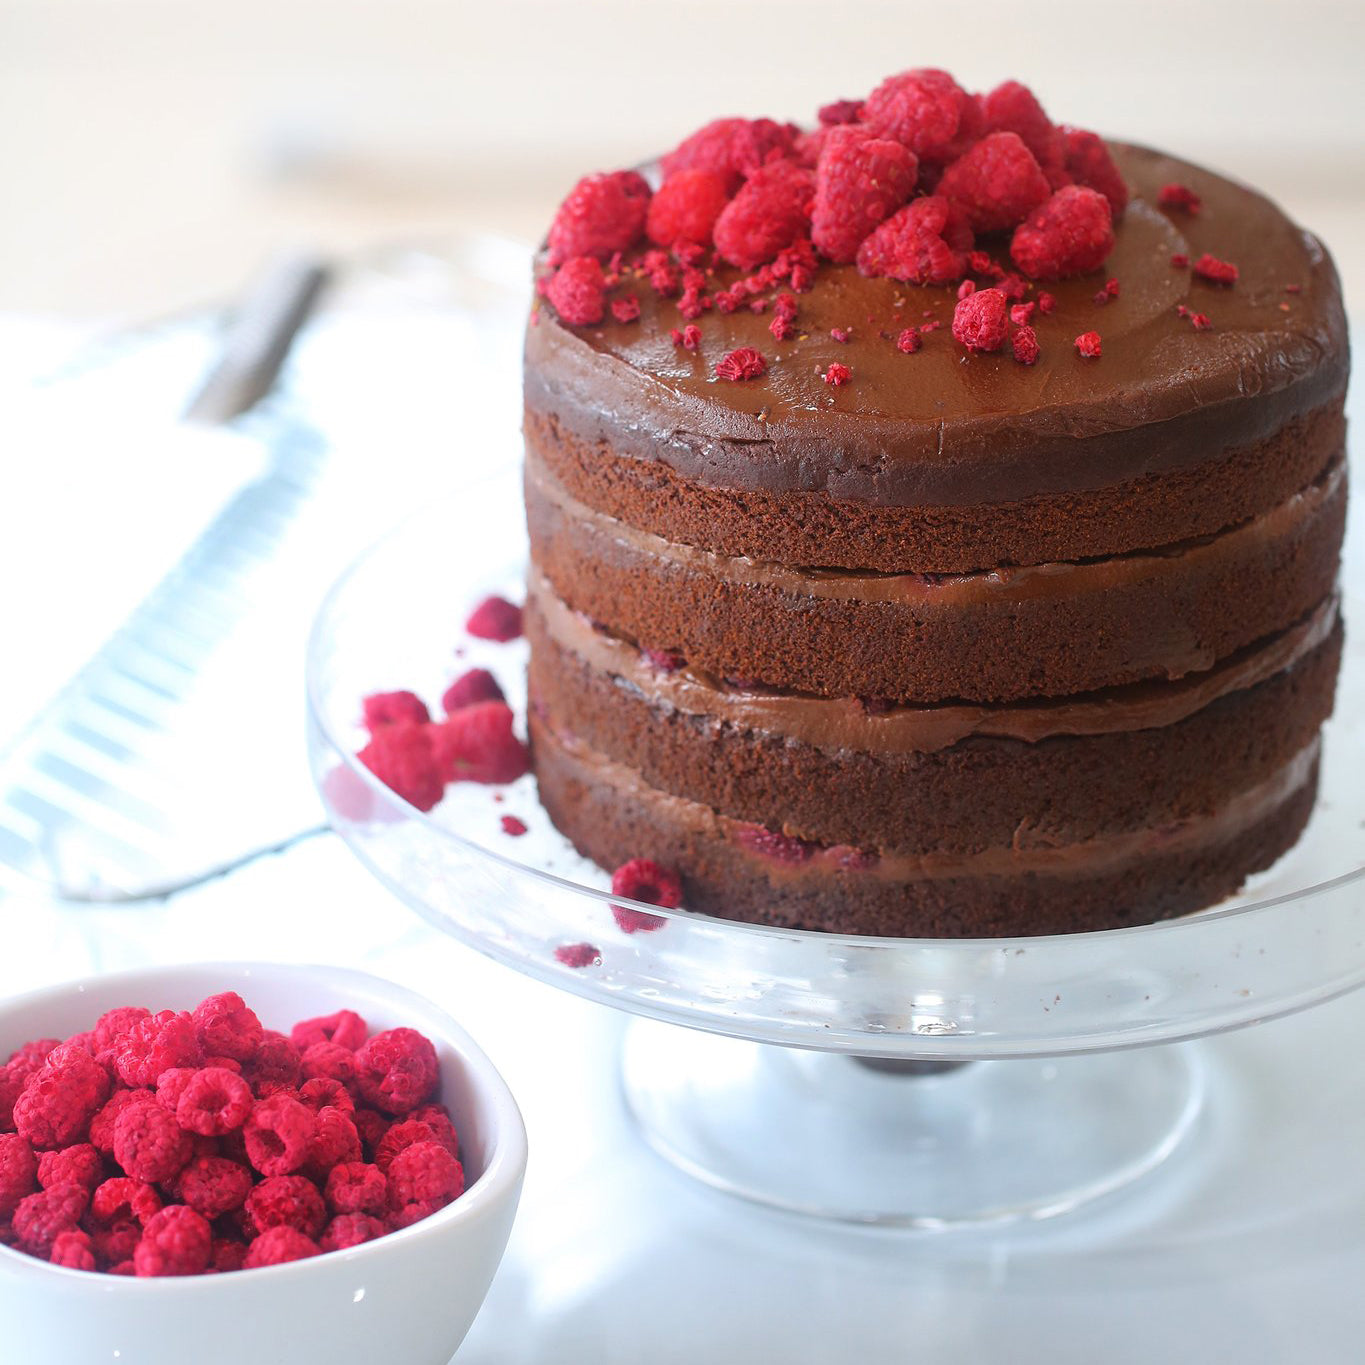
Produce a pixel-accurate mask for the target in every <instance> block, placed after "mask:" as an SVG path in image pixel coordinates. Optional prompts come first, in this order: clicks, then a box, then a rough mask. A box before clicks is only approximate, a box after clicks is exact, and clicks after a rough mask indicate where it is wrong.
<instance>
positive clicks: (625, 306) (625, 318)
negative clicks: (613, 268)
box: [611, 294, 640, 322]
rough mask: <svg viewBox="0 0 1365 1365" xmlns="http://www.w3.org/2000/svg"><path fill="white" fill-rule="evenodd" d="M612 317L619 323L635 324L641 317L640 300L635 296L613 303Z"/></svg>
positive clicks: (615, 300)
mask: <svg viewBox="0 0 1365 1365" xmlns="http://www.w3.org/2000/svg"><path fill="white" fill-rule="evenodd" d="M611 315H612V317H614V318H615V319H616V321H617V322H635V321H636V320H637V319H638V318H639V316H640V300H639V299H638V298H637V297H636V296H635V295H634V294H627V295H625V296H624V297H623V298H619V299H613V300H612V301H611Z"/></svg>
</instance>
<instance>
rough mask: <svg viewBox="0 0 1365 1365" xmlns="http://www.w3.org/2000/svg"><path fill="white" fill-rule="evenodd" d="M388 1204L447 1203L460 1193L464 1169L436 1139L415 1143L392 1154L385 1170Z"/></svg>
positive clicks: (396, 1207) (399, 1208) (394, 1206)
mask: <svg viewBox="0 0 1365 1365" xmlns="http://www.w3.org/2000/svg"><path fill="white" fill-rule="evenodd" d="M388 1182H389V1207H390V1208H391V1209H393V1210H394V1211H395V1212H397V1211H399V1210H401V1209H404V1208H406V1207H408V1206H409V1205H412V1204H419V1203H427V1202H431V1201H437V1202H440V1203H449V1202H450V1201H451V1200H452V1199H455V1198H457V1197H458V1196H459V1195H461V1194H463V1193H464V1168H463V1166H461V1165H460V1162H459V1160H458V1158H456V1157H454V1156H452V1155H451V1154H450V1153H449V1152H448V1151H446V1149H445V1148H444V1147H442V1146H441V1144H440V1143H439V1142H415V1143H413V1145H412V1146H411V1147H405V1148H403V1150H402V1151H401V1152H399V1153H398V1154H397V1156H395V1157H394V1159H393V1161H392V1162H391V1163H390V1165H389V1169H388Z"/></svg>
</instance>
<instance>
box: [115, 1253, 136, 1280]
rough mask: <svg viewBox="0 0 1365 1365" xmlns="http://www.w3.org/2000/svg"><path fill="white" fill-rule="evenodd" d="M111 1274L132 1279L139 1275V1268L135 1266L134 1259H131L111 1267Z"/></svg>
mask: <svg viewBox="0 0 1365 1365" xmlns="http://www.w3.org/2000/svg"><path fill="white" fill-rule="evenodd" d="M109 1274H111V1275H127V1276H129V1277H130V1278H131V1277H132V1276H134V1275H136V1274H137V1267H136V1266H135V1265H134V1264H133V1262H132V1259H131V1258H130V1259H128V1260H126V1261H120V1262H119V1263H118V1265H111V1266H110V1267H109Z"/></svg>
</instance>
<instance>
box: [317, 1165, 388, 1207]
mask: <svg viewBox="0 0 1365 1365" xmlns="http://www.w3.org/2000/svg"><path fill="white" fill-rule="evenodd" d="M388 1201H389V1182H388V1180H386V1179H385V1177H384V1172H383V1171H381V1170H380V1169H379V1167H378V1166H370V1165H367V1164H366V1163H365V1162H363V1161H343V1162H342V1163H341V1164H340V1165H337V1166H333V1167H332V1169H331V1170H330V1171H329V1172H328V1173H327V1205H328V1207H329V1208H331V1209H332V1210H333V1211H334V1212H336V1213H373V1214H382V1213H383V1212H384V1210H385V1208H387V1206H388Z"/></svg>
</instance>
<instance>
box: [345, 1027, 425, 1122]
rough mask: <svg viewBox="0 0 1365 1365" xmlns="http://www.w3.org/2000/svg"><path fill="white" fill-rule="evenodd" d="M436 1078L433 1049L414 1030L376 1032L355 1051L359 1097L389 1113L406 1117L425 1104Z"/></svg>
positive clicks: (398, 1029)
mask: <svg viewBox="0 0 1365 1365" xmlns="http://www.w3.org/2000/svg"><path fill="white" fill-rule="evenodd" d="M439 1079H440V1069H439V1067H438V1065H437V1062H436V1049H435V1048H434V1047H432V1045H431V1043H430V1042H429V1041H428V1040H427V1039H426V1038H424V1037H423V1036H422V1035H421V1034H420V1033H418V1032H417V1030H416V1029H413V1028H394V1029H388V1030H386V1031H385V1032H383V1033H376V1034H375V1035H374V1037H373V1038H371V1039H369V1040H368V1041H367V1042H366V1043H365V1045H364V1046H363V1047H361V1048H360V1049H359V1050H358V1051H357V1052H356V1086H357V1088H358V1089H359V1091H360V1094H361V1096H362V1097H363V1098H364V1099H365V1100H367V1101H368V1102H369V1103H370V1104H372V1105H373V1106H374V1107H375V1108H376V1109H382V1110H383V1111H384V1112H385V1113H388V1114H407V1113H410V1112H411V1111H412V1110H414V1109H416V1108H417V1107H418V1106H419V1105H421V1104H425V1103H426V1102H427V1100H429V1099H430V1098H431V1096H432V1094H433V1093H434V1092H435V1090H436V1085H437V1082H438V1080H439Z"/></svg>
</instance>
